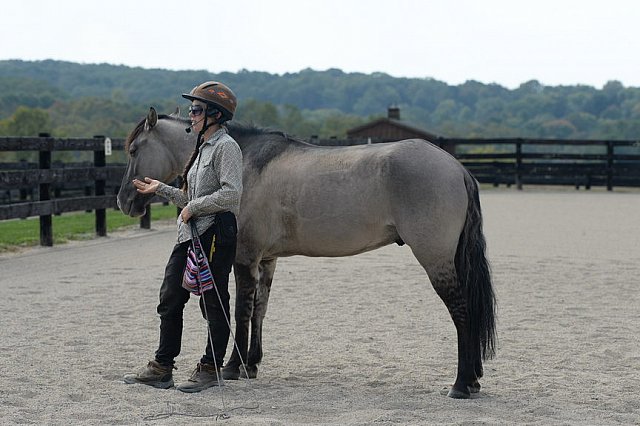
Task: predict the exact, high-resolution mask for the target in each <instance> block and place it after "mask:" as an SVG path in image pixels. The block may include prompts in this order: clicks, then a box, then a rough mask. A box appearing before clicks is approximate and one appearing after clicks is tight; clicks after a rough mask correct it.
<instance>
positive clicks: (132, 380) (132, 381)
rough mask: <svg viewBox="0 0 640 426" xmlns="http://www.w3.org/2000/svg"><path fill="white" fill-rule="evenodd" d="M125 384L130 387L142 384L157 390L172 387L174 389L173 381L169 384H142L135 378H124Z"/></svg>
mask: <svg viewBox="0 0 640 426" xmlns="http://www.w3.org/2000/svg"><path fill="white" fill-rule="evenodd" d="M124 382H125V383H126V384H128V385H134V384H141V385H147V386H151V387H153V388H156V389H169V388H170V387H173V384H174V383H173V379H172V380H169V381H168V382H141V381H139V380H137V379H135V378H127V377H125V378H124Z"/></svg>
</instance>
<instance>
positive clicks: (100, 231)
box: [93, 135, 107, 237]
mask: <svg viewBox="0 0 640 426" xmlns="http://www.w3.org/2000/svg"><path fill="white" fill-rule="evenodd" d="M94 139H97V140H100V139H101V140H103V141H104V136H101V135H98V136H94ZM105 165H106V157H105V153H104V144H103V145H102V146H101V147H100V149H99V150H96V151H93V166H94V167H95V168H98V167H104V166H105ZM95 187H96V191H95V192H96V196H97V197H99V196H102V195H105V193H104V187H105V181H104V179H96V181H95ZM96 235H98V236H99V237H104V236H106V235H107V211H106V209H96Z"/></svg>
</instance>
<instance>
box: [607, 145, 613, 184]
mask: <svg viewBox="0 0 640 426" xmlns="http://www.w3.org/2000/svg"><path fill="white" fill-rule="evenodd" d="M611 190H613V141H607V191H611Z"/></svg>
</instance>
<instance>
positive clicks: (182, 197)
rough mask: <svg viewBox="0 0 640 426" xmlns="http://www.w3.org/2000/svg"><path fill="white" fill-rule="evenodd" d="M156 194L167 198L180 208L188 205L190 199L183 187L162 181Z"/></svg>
mask: <svg viewBox="0 0 640 426" xmlns="http://www.w3.org/2000/svg"><path fill="white" fill-rule="evenodd" d="M156 194H158V195H159V196H161V197H163V198H166V199H167V200H169V201H171V202H172V203H173V204H175V205H176V206H178V207H180V208H184V206H186V205H187V202H188V201H189V198H188V197H187V194H185V192H184V191H183V190H182V189H179V188H176V187H173V186H171V185H167V184H165V183H162V182H160V185H158V189H157V190H156Z"/></svg>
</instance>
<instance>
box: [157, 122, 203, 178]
mask: <svg viewBox="0 0 640 426" xmlns="http://www.w3.org/2000/svg"><path fill="white" fill-rule="evenodd" d="M163 140H164V141H165V143H166V144H167V149H168V151H169V152H170V153H171V155H172V157H173V161H171V172H172V174H173V175H174V176H172V177H171V179H174V178H176V177H177V176H181V175H182V173H183V172H184V167H185V165H186V164H187V161H189V158H190V157H191V153H192V152H193V150H194V149H195V146H196V136H195V135H194V134H193V133H191V134H189V135H186V134H185V131H184V127H183V123H179V124H178V126H177V128H172V129H171V133H170V134H169V137H167V138H163Z"/></svg>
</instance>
